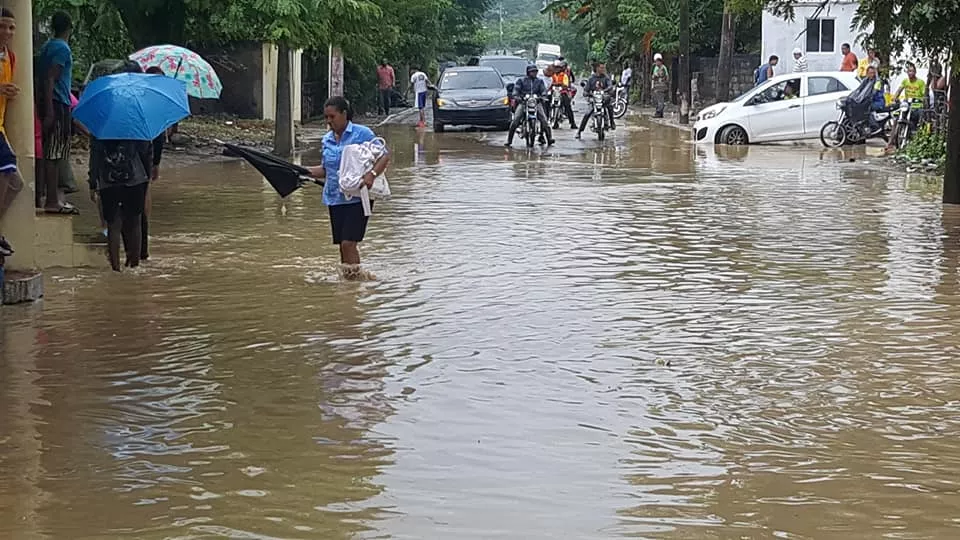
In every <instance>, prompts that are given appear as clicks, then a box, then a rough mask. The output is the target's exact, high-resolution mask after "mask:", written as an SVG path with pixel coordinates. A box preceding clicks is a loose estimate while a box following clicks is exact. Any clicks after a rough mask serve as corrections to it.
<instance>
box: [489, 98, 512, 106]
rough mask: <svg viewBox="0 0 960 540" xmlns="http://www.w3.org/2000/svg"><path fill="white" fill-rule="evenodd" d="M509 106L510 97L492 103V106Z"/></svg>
mask: <svg viewBox="0 0 960 540" xmlns="http://www.w3.org/2000/svg"><path fill="white" fill-rule="evenodd" d="M509 104H510V98H508V97H502V98H497V99H495V100H493V101H491V102H490V105H509Z"/></svg>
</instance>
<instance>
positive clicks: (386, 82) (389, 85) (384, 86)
mask: <svg viewBox="0 0 960 540" xmlns="http://www.w3.org/2000/svg"><path fill="white" fill-rule="evenodd" d="M396 86H397V76H396V74H395V73H394V72H393V66H391V65H390V64H389V63H388V62H387V60H386V59H383V60H381V61H380V65H379V66H377V89H378V90H379V91H380V104H379V107H378V112H379V113H381V114H382V115H383V116H390V104H391V103H392V102H393V89H394V88H395V87H396Z"/></svg>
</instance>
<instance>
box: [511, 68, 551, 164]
mask: <svg viewBox="0 0 960 540" xmlns="http://www.w3.org/2000/svg"><path fill="white" fill-rule="evenodd" d="M539 71H540V69H539V68H537V66H536V64H530V65H528V66H527V76H526V77H524V78H522V79H519V80H517V84H515V85H514V87H513V94H514V96H516V98H517V111H516V112H515V113H514V115H513V122H512V123H511V124H510V131H509V133H507V144H506V146H507V147H508V148H509V147H511V146H513V135H514V134H515V133H516V132H517V128H519V127H520V124H521V123H522V122H523V121H524V120H525V119H526V115H527V110H526V109H527V107H526V103H525V102H524V100H523V98H524V96H527V95H534V96H537V98H538V100H539V101H538V103H537V120H539V121H540V129H541V130H542V131H543V133H544V134H546V136H547V142H548V143H549V144H550V145H553V144H554V143H555V142H556V141H554V140H553V132H551V131H550V124H549V123H548V122H547V115H546V113H545V112H544V109H543V100H544V98H545V97H546V95H547V86H546V85H545V84H543V80H542V79H540V78H539V77H538V76H537V73H538V72H539Z"/></svg>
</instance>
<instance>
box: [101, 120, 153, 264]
mask: <svg viewBox="0 0 960 540" xmlns="http://www.w3.org/2000/svg"><path fill="white" fill-rule="evenodd" d="M152 164H153V149H152V145H151V143H150V141H134V140H103V139H97V138H93V137H91V141H90V177H89V182H90V198H91V199H92V200H93V201H94V203H96V202H97V200H98V199H99V202H100V208H101V211H102V212H103V220H104V221H105V222H106V223H107V256H108V258H109V259H110V267H111V268H113V270H114V271H115V272H119V271H120V244H121V241H122V243H123V245H124V251H125V252H126V255H127V260H126V266H127V267H130V268H136V267H137V266H140V259H141V246H142V238H143V235H142V232H141V221H140V220H141V215H142V214H143V205H144V200H145V197H146V193H147V185H148V183H149V182H150V173H149V172H148V171H150V170H151V168H152Z"/></svg>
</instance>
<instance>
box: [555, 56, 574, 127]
mask: <svg viewBox="0 0 960 540" xmlns="http://www.w3.org/2000/svg"><path fill="white" fill-rule="evenodd" d="M551 83H552V86H553V87H559V88H560V89H561V94H560V107H561V110H562V111H563V114H564V115H566V117H567V119H568V120H570V129H577V121H576V119H574V117H573V106H572V105H571V103H572V101H571V99H570V94H571V88H570V86H571V85H572V84H573V83H571V82H570V76H569V75H567V70H566V69H564V66H563V62H561V61H560V60H557V61H556V62H554V63H553V76H552V77H551ZM559 128H560V118H559V117H557V121H556V122H554V124H553V129H559Z"/></svg>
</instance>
